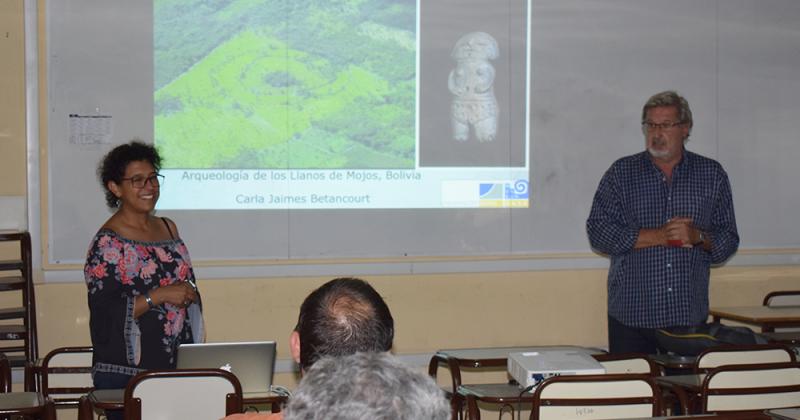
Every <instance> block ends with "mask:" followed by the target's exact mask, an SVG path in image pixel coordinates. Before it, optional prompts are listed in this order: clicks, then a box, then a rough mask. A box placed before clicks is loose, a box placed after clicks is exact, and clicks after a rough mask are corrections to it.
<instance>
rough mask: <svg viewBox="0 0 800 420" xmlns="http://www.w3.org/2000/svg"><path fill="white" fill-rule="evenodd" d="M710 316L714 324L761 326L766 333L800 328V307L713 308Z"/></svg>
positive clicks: (709, 312)
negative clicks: (725, 322)
mask: <svg viewBox="0 0 800 420" xmlns="http://www.w3.org/2000/svg"><path fill="white" fill-rule="evenodd" d="M708 314H709V315H711V316H712V317H713V318H714V322H719V321H720V320H722V319H729V320H731V321H737V322H741V323H744V324H750V325H756V326H760V327H762V328H764V331H774V329H775V328H783V327H800V306H724V307H718V308H711V310H710V311H708Z"/></svg>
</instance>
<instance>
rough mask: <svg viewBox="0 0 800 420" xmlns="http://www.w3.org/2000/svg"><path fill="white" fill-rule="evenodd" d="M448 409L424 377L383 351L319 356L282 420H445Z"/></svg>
mask: <svg viewBox="0 0 800 420" xmlns="http://www.w3.org/2000/svg"><path fill="white" fill-rule="evenodd" d="M449 418H450V405H449V404H448V402H447V400H446V399H445V396H444V393H443V392H442V390H441V389H440V388H439V387H438V386H437V385H436V383H434V381H433V379H431V378H430V377H429V376H427V375H425V374H423V373H421V372H416V371H413V370H411V369H410V368H409V367H407V366H405V365H403V364H402V363H400V362H399V361H398V360H397V359H396V358H395V357H394V356H392V355H391V354H389V353H355V354H352V355H349V356H340V357H324V358H322V359H320V360H319V361H317V362H316V363H314V365H313V366H312V367H311V368H310V369H309V370H308V371H306V372H305V375H303V379H302V380H301V381H300V384H299V385H298V387H297V390H296V391H295V392H294V394H292V397H291V398H290V399H289V404H288V405H287V407H286V411H285V413H284V419H285V420H301V419H302V420H322V419H326V420H389V419H392V420H420V419H425V420H428V419H430V420H447V419H449Z"/></svg>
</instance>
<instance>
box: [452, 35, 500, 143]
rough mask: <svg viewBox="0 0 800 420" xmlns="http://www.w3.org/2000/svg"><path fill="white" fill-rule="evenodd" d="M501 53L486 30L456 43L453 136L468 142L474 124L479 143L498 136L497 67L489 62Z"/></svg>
mask: <svg viewBox="0 0 800 420" xmlns="http://www.w3.org/2000/svg"><path fill="white" fill-rule="evenodd" d="M499 55H500V50H499V48H498V46H497V41H496V40H495V39H494V38H493V37H492V36H491V35H489V34H487V33H485V32H471V33H468V34H466V35H464V36H462V37H461V38H460V39H459V40H458V41H457V42H456V45H455V47H454V48H453V53H452V54H451V57H452V58H453V60H455V61H456V67H455V68H454V69H453V70H452V71H451V72H450V76H449V77H448V80H447V86H448V88H449V89H450V92H451V93H452V94H453V102H452V105H451V107H450V120H451V121H452V125H453V139H455V140H457V141H467V140H468V139H469V132H470V126H472V129H473V131H474V133H475V138H477V139H478V141H479V142H489V141H493V140H494V139H495V136H496V135H497V116H498V114H499V112H500V110H499V109H498V106H497V99H496V98H495V96H494V87H493V86H494V75H495V70H494V67H493V66H492V64H491V63H490V62H489V61H490V60H494V59H496V58H497V57H498V56H499Z"/></svg>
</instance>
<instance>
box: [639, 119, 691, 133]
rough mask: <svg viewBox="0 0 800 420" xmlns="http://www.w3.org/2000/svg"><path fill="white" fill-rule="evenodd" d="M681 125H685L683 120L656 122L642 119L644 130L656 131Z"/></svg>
mask: <svg viewBox="0 0 800 420" xmlns="http://www.w3.org/2000/svg"><path fill="white" fill-rule="evenodd" d="M679 125H683V121H677V122H671V121H667V122H663V123H654V122H652V121H642V130H644V131H655V130H665V131H666V130H669V129H671V128H672V127H677V126H679Z"/></svg>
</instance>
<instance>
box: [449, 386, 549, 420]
mask: <svg viewBox="0 0 800 420" xmlns="http://www.w3.org/2000/svg"><path fill="white" fill-rule="evenodd" d="M457 393H458V395H460V396H461V397H462V398H464V399H465V400H466V402H467V415H468V419H469V420H479V419H480V418H481V415H480V409H479V408H478V401H483V402H488V403H492V404H500V405H501V408H500V415H501V417H502V413H503V412H504V411H505V409H506V408H508V409H509V411H510V412H511V418H512V419H513V418H516V417H515V416H514V413H515V411H520V406H521V405H522V404H525V406H526V407H530V405H531V404H533V394H532V393H530V392H525V393H522V389H521V388H520V387H519V385H517V384H475V385H461V386H460V387H459V388H458V391H457ZM515 406H516V407H517V409H516V410H515V409H514V407H515Z"/></svg>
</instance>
